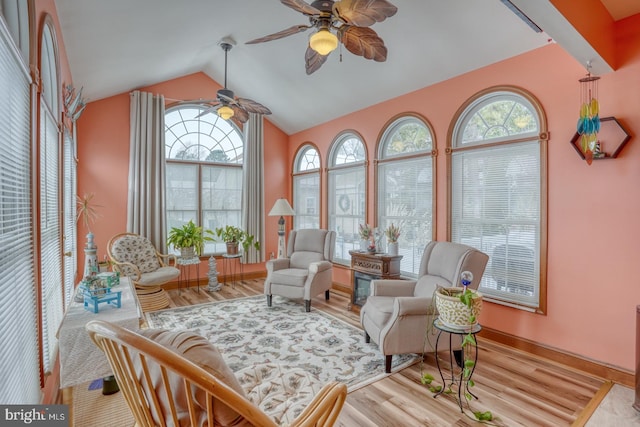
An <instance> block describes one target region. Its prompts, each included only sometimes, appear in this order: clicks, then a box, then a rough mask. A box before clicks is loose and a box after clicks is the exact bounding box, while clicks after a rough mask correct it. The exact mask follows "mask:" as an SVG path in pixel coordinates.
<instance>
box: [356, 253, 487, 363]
mask: <svg viewBox="0 0 640 427" xmlns="http://www.w3.org/2000/svg"><path fill="white" fill-rule="evenodd" d="M488 260H489V256H488V255H487V254H485V253H483V252H481V251H479V250H477V249H474V248H472V247H470V246H466V245H462V244H459V243H451V242H435V241H433V242H430V243H429V244H428V245H427V247H426V248H425V250H424V253H423V254H422V259H421V261H420V269H419V271H418V279H417V280H372V281H371V294H370V296H369V297H368V298H367V301H366V303H365V304H364V305H363V306H362V309H361V310H360V322H361V323H362V327H363V328H364V331H365V341H366V342H370V340H373V341H374V342H375V343H376V344H378V346H379V347H380V351H381V352H382V354H383V355H384V356H385V372H387V373H389V372H391V361H392V357H393V355H394V354H406V353H419V354H421V353H422V352H423V351H424V352H431V351H434V346H435V337H433V339H425V332H426V331H427V327H428V326H429V325H430V324H431V323H432V322H433V320H434V319H435V318H436V317H437V315H438V312H437V310H436V308H435V301H434V302H433V304H432V297H434V295H433V294H434V292H435V290H436V288H437V287H438V286H442V287H453V286H460V273H462V272H463V271H470V272H472V273H473V282H472V283H471V285H469V287H470V288H472V289H477V288H478V285H479V284H480V280H481V279H482V275H483V274H484V269H485V267H486V265H487V261H488ZM440 342H441V343H447V345H448V343H449V340H441V341H440Z"/></svg>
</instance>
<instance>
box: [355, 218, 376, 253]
mask: <svg viewBox="0 0 640 427" xmlns="http://www.w3.org/2000/svg"><path fill="white" fill-rule="evenodd" d="M358 234H359V235H360V250H361V251H363V252H365V251H366V250H367V249H368V248H369V240H371V238H372V237H373V228H371V226H370V225H369V224H364V225H363V224H360V225H359V226H358Z"/></svg>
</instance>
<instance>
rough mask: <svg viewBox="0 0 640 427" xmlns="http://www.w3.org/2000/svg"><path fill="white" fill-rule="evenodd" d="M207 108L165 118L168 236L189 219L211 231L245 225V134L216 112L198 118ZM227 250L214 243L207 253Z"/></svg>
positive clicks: (173, 111) (185, 108)
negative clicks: (243, 221)
mask: <svg viewBox="0 0 640 427" xmlns="http://www.w3.org/2000/svg"><path fill="white" fill-rule="evenodd" d="M204 108H205V107H202V106H199V105H182V106H179V107H175V108H169V109H167V112H166V115H165V148H166V152H165V157H166V159H167V164H166V166H167V174H166V175H167V182H166V196H167V208H166V215H167V227H168V229H167V233H168V231H169V230H170V229H171V228H172V227H180V226H182V225H183V224H186V223H187V222H189V220H193V221H194V222H195V223H196V224H198V225H202V226H203V227H204V228H205V229H210V230H214V229H216V228H218V227H224V226H226V225H235V226H238V227H240V226H241V219H242V215H241V213H242V162H243V155H244V151H243V148H244V147H243V139H242V134H241V133H240V131H239V130H238V129H237V128H236V127H235V125H234V124H233V123H232V122H231V121H226V120H223V119H222V118H220V117H218V115H217V114H215V113H207V114H204V115H202V116H200V114H202V112H203V111H204ZM199 116H200V117H199ZM224 251H225V248H224V243H219V242H214V243H207V244H206V245H205V251H204V252H205V253H214V252H224Z"/></svg>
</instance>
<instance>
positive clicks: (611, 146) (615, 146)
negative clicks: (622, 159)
mask: <svg viewBox="0 0 640 427" xmlns="http://www.w3.org/2000/svg"><path fill="white" fill-rule="evenodd" d="M581 139H582V135H580V134H579V133H577V132H576V134H575V135H573V138H571V141H570V142H571V145H573V148H575V149H576V151H577V152H578V154H579V155H580V157H582V158H583V159H584V160H587V157H586V156H585V153H584V151H582V146H581V142H580V141H581ZM630 139H631V135H629V132H627V130H626V129H625V128H624V126H622V124H621V123H620V122H619V121H618V120H617V119H616V118H615V117H603V118H601V119H600V131H599V132H598V139H597V142H596V150H597V151H594V152H593V156H592V159H593V160H604V159H615V158H616V157H618V154H620V151H622V148H623V147H624V146H625V145H626V143H627V141H629V140H630ZM587 162H589V160H587Z"/></svg>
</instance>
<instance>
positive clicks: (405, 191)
mask: <svg viewBox="0 0 640 427" xmlns="http://www.w3.org/2000/svg"><path fill="white" fill-rule="evenodd" d="M432 152H433V137H432V133H431V130H430V129H429V127H428V125H427V124H426V123H425V121H424V120H423V119H421V118H419V117H415V116H404V117H400V118H398V119H397V120H395V121H393V122H392V123H391V124H390V125H389V126H388V127H387V129H386V130H385V131H384V133H383V135H382V138H381V140H380V144H379V147H378V159H379V161H378V176H377V180H378V202H377V204H378V209H377V214H378V228H379V230H381V231H384V230H385V229H386V228H387V227H388V226H389V225H390V224H394V225H396V226H399V227H400V229H401V234H400V238H399V239H398V243H399V252H398V253H399V255H402V256H403V257H402V261H401V264H400V269H401V272H402V274H403V275H405V276H410V277H416V276H417V273H418V269H419V267H420V260H421V258H422V253H423V252H424V248H425V246H426V245H427V243H429V242H430V241H431V240H432V239H433V230H434V227H433V210H434V206H433V205H434V201H433V198H434V194H435V192H434V161H435V157H434V156H433V155H432Z"/></svg>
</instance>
